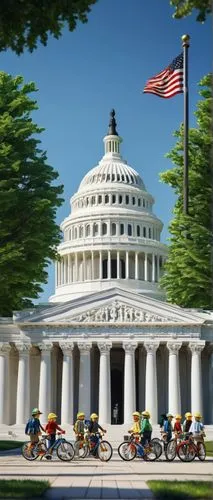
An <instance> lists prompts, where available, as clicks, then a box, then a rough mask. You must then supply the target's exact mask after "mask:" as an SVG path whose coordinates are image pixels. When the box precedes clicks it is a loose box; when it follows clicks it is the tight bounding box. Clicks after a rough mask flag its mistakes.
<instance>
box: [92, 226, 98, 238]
mask: <svg viewBox="0 0 213 500" xmlns="http://www.w3.org/2000/svg"><path fill="white" fill-rule="evenodd" d="M93 236H98V224H93Z"/></svg>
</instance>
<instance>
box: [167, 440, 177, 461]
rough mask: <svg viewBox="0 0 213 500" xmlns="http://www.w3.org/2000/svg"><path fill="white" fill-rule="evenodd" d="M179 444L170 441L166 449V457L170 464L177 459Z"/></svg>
mask: <svg viewBox="0 0 213 500" xmlns="http://www.w3.org/2000/svg"><path fill="white" fill-rule="evenodd" d="M176 450H177V442H176V440H175V439H170V441H169V442H168V443H167V446H166V447H165V457H166V460H168V462H172V460H174V459H175V457H176V453H177V451H176Z"/></svg>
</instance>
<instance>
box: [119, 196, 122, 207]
mask: <svg viewBox="0 0 213 500" xmlns="http://www.w3.org/2000/svg"><path fill="white" fill-rule="evenodd" d="M121 203H122V196H121V195H119V204H120V205H121Z"/></svg>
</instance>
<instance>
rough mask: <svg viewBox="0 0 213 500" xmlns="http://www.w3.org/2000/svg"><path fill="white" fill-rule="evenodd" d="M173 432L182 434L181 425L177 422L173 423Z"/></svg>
mask: <svg viewBox="0 0 213 500" xmlns="http://www.w3.org/2000/svg"><path fill="white" fill-rule="evenodd" d="M174 431H176V432H182V428H181V423H180V422H179V421H178V422H175V425H174Z"/></svg>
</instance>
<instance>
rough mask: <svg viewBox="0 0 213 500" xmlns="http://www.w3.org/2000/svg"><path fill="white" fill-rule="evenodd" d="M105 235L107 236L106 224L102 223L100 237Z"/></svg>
mask: <svg viewBox="0 0 213 500" xmlns="http://www.w3.org/2000/svg"><path fill="white" fill-rule="evenodd" d="M105 234H107V224H106V222H103V224H102V236H104V235H105Z"/></svg>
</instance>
